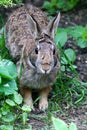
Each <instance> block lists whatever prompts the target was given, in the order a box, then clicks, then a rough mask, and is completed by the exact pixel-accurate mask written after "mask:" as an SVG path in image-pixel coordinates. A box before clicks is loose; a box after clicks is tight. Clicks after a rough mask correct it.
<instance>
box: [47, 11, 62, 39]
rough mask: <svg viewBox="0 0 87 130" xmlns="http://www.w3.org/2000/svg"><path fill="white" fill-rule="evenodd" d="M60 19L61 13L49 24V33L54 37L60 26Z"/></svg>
mask: <svg viewBox="0 0 87 130" xmlns="http://www.w3.org/2000/svg"><path fill="white" fill-rule="evenodd" d="M59 20H60V13H59V14H58V15H57V16H56V17H55V18H54V19H53V20H52V21H50V22H49V24H48V26H47V33H48V35H49V36H50V37H52V38H53V39H54V35H55V33H56V31H57V28H58V24H59Z"/></svg>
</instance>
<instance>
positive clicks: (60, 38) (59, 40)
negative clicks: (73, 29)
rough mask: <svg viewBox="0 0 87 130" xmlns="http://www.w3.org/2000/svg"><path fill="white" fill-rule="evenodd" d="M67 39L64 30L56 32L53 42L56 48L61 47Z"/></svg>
mask: <svg viewBox="0 0 87 130" xmlns="http://www.w3.org/2000/svg"><path fill="white" fill-rule="evenodd" d="M66 41H67V33H66V32H57V33H56V36H55V42H56V45H57V46H58V48H60V46H61V47H63V46H64V45H65V43H66Z"/></svg>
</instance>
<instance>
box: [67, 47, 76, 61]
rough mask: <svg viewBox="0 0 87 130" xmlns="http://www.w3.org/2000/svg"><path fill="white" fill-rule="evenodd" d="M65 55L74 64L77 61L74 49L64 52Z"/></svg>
mask: <svg viewBox="0 0 87 130" xmlns="http://www.w3.org/2000/svg"><path fill="white" fill-rule="evenodd" d="M64 53H65V55H66V56H67V57H68V59H69V61H71V62H74V61H75V59H76V54H75V51H74V50H73V49H71V48H69V49H66V50H65V51H64Z"/></svg>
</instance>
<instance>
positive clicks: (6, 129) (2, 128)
mask: <svg viewBox="0 0 87 130" xmlns="http://www.w3.org/2000/svg"><path fill="white" fill-rule="evenodd" d="M0 130H13V126H12V125H0Z"/></svg>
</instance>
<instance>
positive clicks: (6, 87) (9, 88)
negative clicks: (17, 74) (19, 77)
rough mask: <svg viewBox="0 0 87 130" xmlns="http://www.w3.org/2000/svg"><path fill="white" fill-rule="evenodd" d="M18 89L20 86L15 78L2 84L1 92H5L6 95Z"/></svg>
mask: <svg viewBox="0 0 87 130" xmlns="http://www.w3.org/2000/svg"><path fill="white" fill-rule="evenodd" d="M16 90H18V88H17V83H16V82H15V80H12V81H9V82H8V83H5V84H3V85H1V86H0V92H1V93H4V94H5V95H10V94H14V93H15V91H16Z"/></svg>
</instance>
